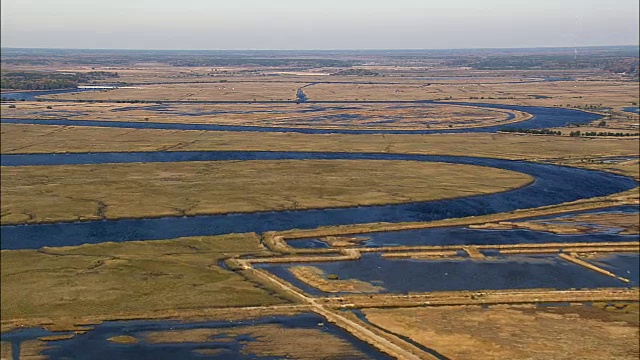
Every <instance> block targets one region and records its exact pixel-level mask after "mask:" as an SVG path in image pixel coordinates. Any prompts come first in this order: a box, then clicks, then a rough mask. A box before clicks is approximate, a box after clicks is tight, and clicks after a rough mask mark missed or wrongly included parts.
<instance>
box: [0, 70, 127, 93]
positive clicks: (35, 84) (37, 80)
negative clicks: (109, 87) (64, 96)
mask: <svg viewBox="0 0 640 360" xmlns="http://www.w3.org/2000/svg"><path fill="white" fill-rule="evenodd" d="M118 77H119V75H118V73H116V72H108V71H90V72H86V73H60V72H37V71H3V72H2V76H1V78H0V87H1V88H2V89H7V90H9V89H10V90H55V89H69V88H75V87H77V86H78V85H79V84H81V83H89V82H93V81H95V80H104V79H107V78H118Z"/></svg>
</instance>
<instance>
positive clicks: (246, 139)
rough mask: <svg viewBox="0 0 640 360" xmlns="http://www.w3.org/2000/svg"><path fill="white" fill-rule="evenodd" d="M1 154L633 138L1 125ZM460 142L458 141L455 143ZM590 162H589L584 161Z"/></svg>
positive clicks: (456, 148)
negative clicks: (243, 131)
mask: <svg viewBox="0 0 640 360" xmlns="http://www.w3.org/2000/svg"><path fill="white" fill-rule="evenodd" d="M0 129H1V140H2V141H0V149H1V151H2V153H3V154H11V153H51V152H104V151H160V150H173V151H177V150H184V151H197V150H266V151H346V152H389V153H412V154H438V155H461V156H468V155H470V154H473V155H474V156H480V157H495V158H501V159H528V160H547V159H551V160H554V161H560V160H563V161H573V162H574V163H576V165H581V164H587V163H588V162H589V161H588V160H594V159H597V158H600V157H611V156H638V154H640V150H638V138H571V137H564V136H560V137H559V136H544V135H516V134H489V133H487V134H483V133H475V134H433V135H364V136H363V135H345V134H320V135H306V134H294V133H238V132H210V131H174V130H151V129H115V128H86V127H66V126H44V125H15V124H2V125H1V127H0ZM463 143H464V146H461V144H463ZM589 165H590V166H591V165H593V164H589Z"/></svg>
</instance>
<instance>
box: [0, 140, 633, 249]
mask: <svg viewBox="0 0 640 360" xmlns="http://www.w3.org/2000/svg"><path fill="white" fill-rule="evenodd" d="M0 159H1V162H2V165H3V166H25V165H64V164H113V163H132V162H183V161H225V160H303V159H348V160H409V161H423V162H447V163H455V164H469V165H480V166H488V167H494V168H500V169H505V170H512V171H517V172H521V173H525V174H529V175H531V176H532V177H534V179H535V181H534V182H533V183H531V184H529V185H527V186H525V187H522V188H518V189H514V190H510V191H506V192H501V193H494V194H489V195H478V196H470V197H465V198H457V199H447V200H437V201H425V202H415V203H404V204H395V205H380V206H358V207H346V208H332V209H312V210H290V211H265V212H255V213H233V214H222V215H203V216H193V217H163V218H152V219H125V220H108V221H87V222H73V223H53V224H34V225H13V226H7V225H5V226H2V227H1V228H0V230H1V236H2V249H35V248H40V247H42V246H68V245H79V244H83V243H100V242H106V241H115V242H121V241H131V240H152V239H168V238H174V237H183V236H204V235H217V234H227V233H233V232H236V233H238V232H258V233H261V232H264V231H275V230H288V229H310V228H316V227H319V226H329V225H346V224H357V223H374V222H405V221H431V220H439V219H445V218H452V217H465V216H478V215H485V214H491V213H498V212H506V211H512V210H516V209H527V208H534V207H539V206H545V205H553V204H559V203H563V202H567V201H574V200H579V199H585V198H591V197H596V196H604V195H609V194H614V193H617V192H621V191H624V190H628V189H631V188H634V187H635V186H637V182H636V181H635V180H633V179H631V178H627V177H624V176H620V175H615V174H611V173H605V172H601V171H593V170H586V169H579V168H572V167H564V166H557V165H551V164H540V163H532V162H526V161H514V160H501V159H490V158H477V157H458V156H438V155H411V154H386V153H330V152H267V151H196V152H134V153H80V154H78V153H73V154H23V155H2V156H1V158H0Z"/></svg>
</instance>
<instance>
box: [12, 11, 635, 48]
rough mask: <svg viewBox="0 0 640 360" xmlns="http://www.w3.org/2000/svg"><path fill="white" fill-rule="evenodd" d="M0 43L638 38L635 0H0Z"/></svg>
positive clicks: (259, 44) (472, 43)
mask: <svg viewBox="0 0 640 360" xmlns="http://www.w3.org/2000/svg"><path fill="white" fill-rule="evenodd" d="M0 6H1V17H2V19H1V23H0V24H1V30H2V31H1V32H0V37H1V46H2V47H36V48H95V49H176V50H187V49H193V50H217V49H234V50H235V49H296V50H297V49H458V48H518V47H573V46H601V45H638V43H639V35H638V30H639V20H638V18H639V15H638V13H639V10H640V9H639V1H638V0H510V1H507V0H482V1H478V0H440V1H431V0H316V1H304V0H227V1H221V0H108V1H106V0H2V1H1V2H0Z"/></svg>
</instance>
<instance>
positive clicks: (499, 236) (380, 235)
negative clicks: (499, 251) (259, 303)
mask: <svg viewBox="0 0 640 360" xmlns="http://www.w3.org/2000/svg"><path fill="white" fill-rule="evenodd" d="M638 211H639V208H638V205H627V206H615V207H610V208H605V209H594V210H585V211H576V212H570V213H563V214H562V216H558V215H549V216H538V217H531V218H527V219H521V220H514V221H513V222H521V221H531V220H549V221H553V222H561V221H562V219H563V218H566V217H569V216H574V215H580V214H604V213H625V214H637V213H638ZM619 231H620V229H612V230H609V231H600V232H592V233H586V234H572V235H560V234H554V233H550V232H542V231H532V230H526V229H514V230H487V229H471V228H469V227H467V226H449V227H438V228H427V229H416V230H399V231H383V232H371V233H366V234H347V235H341V236H345V237H355V238H361V239H367V240H364V241H360V242H358V243H357V244H354V246H353V247H372V248H377V247H385V246H421V245H505V244H515V243H517V244H542V243H565V242H572V243H577V242H617V241H619V242H626V241H638V240H639V236H638V235H637V234H635V235H622V234H619ZM287 244H289V246H291V247H294V248H305V249H314V248H329V247H330V246H329V245H328V244H327V243H326V242H324V241H322V240H321V239H320V238H306V239H293V240H287Z"/></svg>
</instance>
